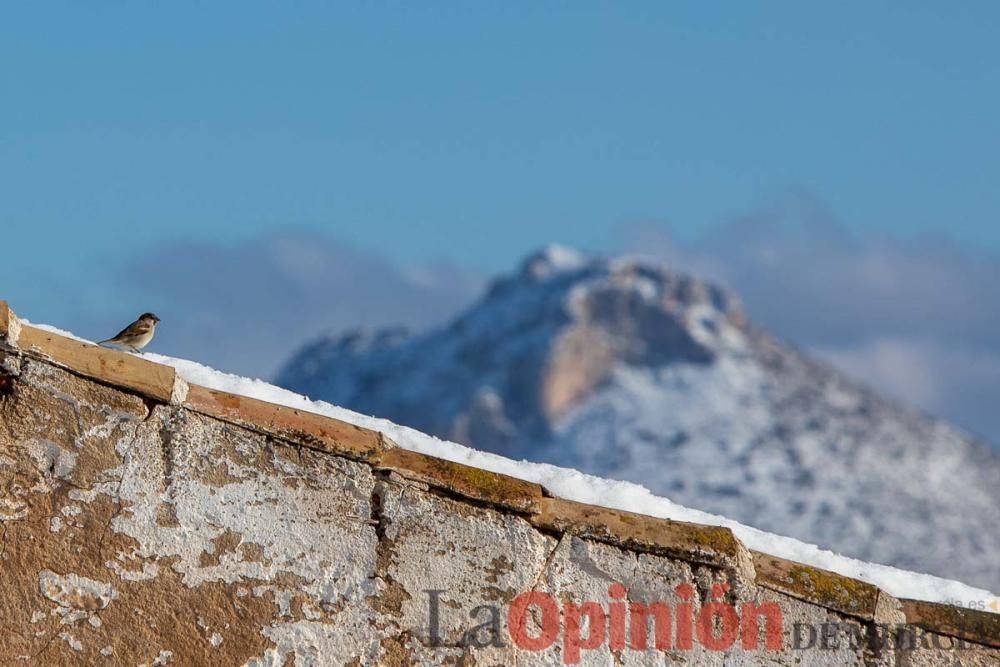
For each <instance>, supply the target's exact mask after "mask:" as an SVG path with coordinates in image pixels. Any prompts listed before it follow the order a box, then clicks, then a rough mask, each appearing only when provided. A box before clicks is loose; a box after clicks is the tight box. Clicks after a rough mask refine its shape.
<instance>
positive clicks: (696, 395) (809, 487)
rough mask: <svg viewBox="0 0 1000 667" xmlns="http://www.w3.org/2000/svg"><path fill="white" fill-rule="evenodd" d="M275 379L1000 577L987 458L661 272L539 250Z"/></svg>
mask: <svg viewBox="0 0 1000 667" xmlns="http://www.w3.org/2000/svg"><path fill="white" fill-rule="evenodd" d="M278 383H279V384H281V385H282V386H285V387H288V388H289V389H292V390H294V391H297V392H301V393H304V394H307V395H310V396H312V397H315V398H319V399H323V400H326V401H329V402H331V403H335V404H338V405H343V406H345V407H349V408H351V409H354V410H358V411H360V412H364V413H367V414H378V415H382V416H385V417H387V418H389V419H392V420H393V421H396V422H399V423H403V424H406V425H408V426H412V427H414V428H416V429H419V430H421V431H425V432H428V433H432V434H435V435H438V436H441V437H444V438H449V439H452V440H456V441H458V442H462V443H464V444H468V445H471V446H473V447H476V448H480V449H485V450H488V451H492V452H496V453H499V454H503V455H506V456H512V457H515V458H528V459H531V460H535V461H544V462H548V463H552V464H556V465H560V466H568V467H572V468H577V469H580V470H583V471H584V472H587V473H591V474H595V475H600V476H603V477H610V478H614V479H622V480H628V481H632V482H636V483H638V484H641V485H643V486H646V487H648V488H650V489H652V491H653V492H655V493H661V494H664V495H667V496H669V497H670V498H671V499H672V500H673V501H675V502H678V503H681V504H683V505H687V506H690V507H696V508H698V509H700V510H704V511H706V512H711V513H715V514H722V515H725V516H727V517H731V518H733V519H736V520H738V521H741V522H744V523H748V524H750V525H753V526H756V527H757V528H760V529H763V530H768V531H775V532H780V533H783V534H788V535H792V536H794V537H797V538H800V539H803V540H807V541H810V542H816V543H818V544H820V545H822V546H824V547H826V548H831V549H834V550H837V551H840V552H844V553H847V554H850V555H852V556H855V557H858V558H862V559H865V560H871V561H875V562H879V563H885V564H890V565H895V566H898V567H904V568H910V569H917V570H922V571H927V572H931V573H934V574H937V575H941V576H947V577H954V578H958V579H962V580H965V581H968V582H970V583H973V584H977V585H980V586H987V587H994V588H997V587H998V584H1000V559H997V557H996V554H997V553H1000V526H998V523H997V520H996V519H997V517H998V516H1000V459H998V457H997V456H996V454H994V453H993V452H991V451H990V450H989V449H988V448H987V447H986V446H985V445H983V444H982V443H979V442H976V441H974V440H972V439H970V438H969V437H967V436H965V435H964V434H962V433H961V432H959V431H957V430H955V429H953V428H951V427H950V426H948V425H946V424H944V423H942V422H940V421H936V420H933V419H930V418H928V417H925V416H923V415H920V414H917V413H916V412H914V411H911V410H908V409H905V408H902V407H900V406H898V405H896V404H894V403H892V402H890V401H886V400H884V399H882V398H880V397H878V396H877V395H875V394H874V393H872V392H871V391H869V390H867V389H866V388H864V387H861V386H858V385H856V384H854V383H852V382H851V381H849V380H847V379H846V378H844V377H843V376H842V375H840V374H839V373H837V372H836V371H834V370H833V369H831V368H830V367H828V366H826V365H823V364H821V363H818V362H816V361H813V360H811V359H809V358H808V357H806V356H804V355H802V354H800V353H799V352H797V351H796V350H794V349H793V348H791V347H790V346H788V345H785V344H783V343H781V342H780V341H777V340H775V339H773V338H772V337H770V336H768V335H767V334H766V333H765V332H762V331H760V330H758V329H756V328H754V327H753V326H752V325H750V324H749V323H748V322H747V321H746V318H745V317H744V315H743V312H742V309H741V307H740V305H739V302H738V300H737V299H736V298H735V297H734V296H733V295H731V294H729V293H728V292H726V291H725V290H722V289H720V288H718V287H716V286H713V285H711V284H707V283H704V282H702V281H700V280H697V279H695V278H692V277H689V276H684V275H678V274H674V273H672V272H670V271H667V270H665V269H663V268H661V267H659V266H656V265H650V264H646V263H643V262H641V261H637V260H630V259H615V260H602V259H588V258H584V257H581V256H579V255H577V254H575V253H574V252H572V251H570V250H566V249H561V248H549V249H546V250H544V251H542V252H540V253H538V254H536V255H534V256H532V257H529V258H528V259H527V260H526V261H525V262H524V263H523V265H522V266H521V268H520V270H519V271H518V272H516V273H515V274H513V275H510V276H507V277H504V278H502V279H500V280H498V281H497V282H496V283H495V284H494V285H493V286H492V287H491V288H490V290H489V291H488V293H487V294H486V295H485V296H484V298H483V299H482V300H481V301H480V302H479V303H478V304H476V305H474V306H473V307H472V308H470V309H469V310H468V311H466V312H465V313H464V314H462V315H461V316H459V317H458V318H457V319H456V320H454V321H453V322H452V323H451V324H450V325H448V326H447V327H445V328H443V329H440V330H437V331H432V332H430V333H426V334H423V335H420V336H408V335H407V334H406V332H404V331H401V330H390V331H383V332H378V333H374V334H355V335H350V336H346V337H342V338H339V339H332V338H324V339H320V340H318V341H316V342H315V343H313V344H311V345H308V346H306V347H305V348H304V349H302V350H301V351H300V352H299V353H298V354H296V355H295V357H294V358H293V359H292V360H291V361H290V362H289V363H288V365H287V366H286V367H285V369H284V370H283V371H282V373H281V374H280V375H279V377H278Z"/></svg>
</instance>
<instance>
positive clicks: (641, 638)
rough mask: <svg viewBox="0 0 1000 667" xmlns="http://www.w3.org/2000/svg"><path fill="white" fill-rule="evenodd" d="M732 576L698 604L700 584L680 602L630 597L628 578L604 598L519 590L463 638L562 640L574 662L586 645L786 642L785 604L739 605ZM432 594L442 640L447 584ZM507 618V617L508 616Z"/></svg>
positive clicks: (483, 611)
mask: <svg viewBox="0 0 1000 667" xmlns="http://www.w3.org/2000/svg"><path fill="white" fill-rule="evenodd" d="M728 589H729V587H728V585H726V584H714V585H713V586H712V588H711V600H710V601H708V602H706V603H705V604H703V605H701V607H700V608H699V609H698V611H697V613H696V612H695V610H694V604H693V600H694V596H695V590H694V586H692V585H691V584H686V583H685V584H680V585H679V586H677V587H676V588H675V589H674V593H675V594H676V596H677V602H676V603H673V602H667V601H659V602H651V603H638V602H634V601H631V600H628V599H627V591H626V589H625V586H623V585H622V584H620V583H614V584H612V585H611V586H610V587H609V588H608V599H607V601H605V602H604V603H603V604H602V603H601V602H596V601H584V602H581V603H579V604H577V603H576V602H573V601H570V600H563V601H562V602H561V603H560V601H558V600H557V599H556V598H554V597H553V596H552V595H550V594H548V593H545V592H543V591H535V590H532V591H526V592H524V593H521V594H520V595H518V596H517V597H516V598H514V599H513V600H512V601H511V603H510V605H509V607H508V608H507V610H506V614H503V613H502V612H501V609H500V608H499V607H498V606H497V605H480V606H478V607H476V608H475V609H473V610H471V612H470V613H469V617H470V620H471V621H473V622H475V623H476V624H475V625H474V626H472V627H471V628H469V629H467V630H466V631H465V632H464V636H463V638H462V643H463V645H466V646H473V647H477V648H485V647H487V646H496V647H501V648H502V647H506V646H508V645H509V644H508V643H507V642H508V641H509V642H511V643H513V644H514V645H515V646H517V647H518V648H520V649H522V650H526V651H545V650H548V649H550V648H551V647H553V646H555V645H557V643H559V642H561V645H562V659H563V662H564V663H565V664H567V665H575V664H577V663H579V662H580V657H581V655H582V652H583V651H593V650H598V649H601V648H603V647H606V649H607V650H611V651H625V650H631V651H649V650H657V651H669V650H681V651H685V650H691V649H693V648H694V647H695V645H696V644H698V645H701V646H703V647H704V648H705V649H707V650H709V651H726V650H728V649H730V648H732V647H733V646H734V645H735V644H736V642H737V640H739V642H740V646H741V647H742V648H743V650H747V651H755V650H760V648H761V642H760V638H761V630H763V637H764V642H763V648H765V649H766V650H769V651H780V650H781V649H782V642H783V618H782V612H781V607H780V606H779V605H778V604H777V603H775V602H765V603H762V604H760V605H758V604H755V603H753V602H744V603H742V604H740V605H739V606H738V607H737V606H736V605H733V604H731V603H728V602H725V601H724V600H725V594H726V591H727V590H728ZM424 592H425V593H426V594H427V596H428V611H429V617H428V618H429V620H430V626H429V633H428V634H429V640H430V644H431V645H432V646H441V645H443V641H442V639H441V630H440V619H441V594H442V593H444V591H442V590H427V591H424ZM503 621H506V623H504V622H503Z"/></svg>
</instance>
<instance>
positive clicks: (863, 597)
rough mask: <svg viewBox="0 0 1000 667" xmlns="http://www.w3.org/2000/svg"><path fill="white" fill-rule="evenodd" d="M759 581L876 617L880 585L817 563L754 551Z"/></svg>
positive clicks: (860, 615) (844, 611) (868, 617)
mask: <svg viewBox="0 0 1000 667" xmlns="http://www.w3.org/2000/svg"><path fill="white" fill-rule="evenodd" d="M752 553H753V562H754V568H755V569H756V571H757V584H758V585H759V586H763V587H765V588H770V589H772V590H775V591H778V592H779V593H784V594H785V595H789V596H791V597H794V598H798V599H800V600H805V601H806V602H811V603H813V604H817V605H820V606H821V607H825V608H827V609H832V610H833V611H838V612H840V613H842V614H847V615H848V616H854V617H856V618H860V619H862V620H864V621H874V620H875V619H876V611H877V609H878V602H879V594H880V593H881V592H882V591H881V589H879V588H878V587H877V586H873V585H872V584H868V583H865V582H863V581H860V580H858V579H851V578H850V577H845V576H843V575H840V574H837V573H835V572H830V571H828V570H821V569H820V568H818V567H812V566H811V565H805V564H803V563H796V562H794V561H790V560H785V559H784V558H778V557H777V556H772V555H770V554H765V553H761V552H759V551H753V552H752Z"/></svg>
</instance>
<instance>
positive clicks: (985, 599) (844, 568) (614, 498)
mask: <svg viewBox="0 0 1000 667" xmlns="http://www.w3.org/2000/svg"><path fill="white" fill-rule="evenodd" d="M26 323H27V322H26ZM33 326H36V327H39V328H41V329H45V330H47V331H51V332H53V333H57V334H60V335H63V336H67V337H70V338H74V339H76V340H81V341H84V342H90V341H86V340H85V339H82V338H80V337H78V336H75V335H73V334H71V333H68V332H66V331H62V330H60V329H56V328H54V327H50V326H46V325H38V324H34V325H33ZM142 356H143V357H144V358H146V359H148V360H150V361H154V362H157V363H161V364H166V365H168V366H172V367H173V368H174V369H176V371H177V372H178V374H179V375H180V376H181V377H182V378H183V379H184V380H185V381H187V382H191V383H195V384H200V385H203V386H205V387H209V388H212V389H216V390H219V391H225V392H229V393H233V394H239V395H242V396H247V397H251V398H256V399H259V400H263V401H268V402H271V403H276V404H279V405H284V406H287V407H290V408H294V409H298V410H303V411H306V412H312V413H316V414H320V415H324V416H327V417H331V418H334V419H339V420H341V421H345V422H348V423H351V424H355V425H357V426H361V427H364V428H368V429H371V430H375V431H380V432H382V433H384V434H385V435H387V436H388V437H390V438H391V439H392V440H393V441H395V442H396V443H397V444H398V445H399V446H400V447H403V448H405V449H409V450H412V451H416V452H420V453H423V454H428V455H431V456H436V457H439V458H443V459H447V460H449V461H454V462H457V463H463V464H466V465H470V466H474V467H477V468H482V469H485V470H489V471H492V472H496V473H501V474H505V475H509V476H511V477H516V478H519V479H523V480H526V481H530V482H535V483H537V484H541V485H542V486H544V487H545V488H547V489H548V490H549V491H550V492H551V493H552V494H554V495H556V496H558V497H561V498H565V499H568V500H574V501H577V502H582V503H588V504H592V505H599V506H603V507H608V508H612V509H620V510H625V511H629V512H636V513H640V514H646V515H649V516H654V517H659V518H665V519H673V520H677V521H687V522H691V523H698V524H704V525H716V526H724V527H726V528H729V529H731V530H732V531H733V533H735V535H736V536H737V537H738V538H739V539H740V540H741V541H743V543H744V544H745V545H746V546H747V547H749V548H750V549H754V550H757V551H761V552H764V553H769V554H773V555H775V556H779V557H781V558H785V559H788V560H792V561H798V562H801V563H805V564H808V565H812V566H814V567H818V568H822V569H825V570H830V571H832V572H836V573H838V574H841V575H844V576H847V577H852V578H855V579H860V580H862V581H865V582H868V583H870V584H873V585H875V586H878V587H879V588H881V589H883V590H885V591H886V592H888V593H889V594H891V595H893V596H895V597H898V598H911V599H915V600H924V601H928V602H940V603H945V604H951V605H955V606H975V607H976V608H977V609H980V610H985V611H991V607H990V606H989V602H991V601H995V600H996V599H998V598H1000V595H997V594H995V593H992V592H990V591H987V590H985V589H981V588H976V587H973V586H968V585H965V584H963V583H960V582H957V581H951V580H948V579H943V578H940V577H935V576H932V575H928V574H920V573H916V572H909V571H906V570H901V569H897V568H894V567H889V566H887V565H879V564H876V563H867V562H864V561H860V560H856V559H853V558H848V557H846V556H843V555H840V554H838V553H835V552H833V551H829V550H825V549H821V548H819V547H818V546H816V545H813V544H807V543H805V542H801V541H799V540H795V539H792V538H789V537H783V536H780V535H775V534H772V533H767V532H764V531H761V530H758V529H756V528H752V527H750V526H746V525H743V524H741V523H738V522H736V521H733V520H731V519H727V518H725V517H722V516H717V515H714V514H709V513H707V512H702V511H699V510H696V509H691V508H688V507H684V506H681V505H678V504H676V503H674V502H672V501H670V500H669V499H668V498H664V497H661V496H656V495H654V494H653V493H652V492H650V491H649V489H647V488H645V487H643V486H640V485H638V484H633V483H631V482H624V481H618V480H610V479H604V478H600V477H595V476H592V475H587V474H584V473H582V472H580V471H578V470H573V469H569V468H561V467H558V466H553V465H549V464H542V463H532V462H530V461H525V460H522V461H514V460H511V459H508V458H505V457H502V456H498V455H496V454H490V453H486V452H481V451H477V450H474V449H471V448H469V447H465V446H463V445H459V444H457V443H454V442H448V441H444V440H440V439H438V438H435V437H433V436H430V435H427V434H424V433H421V432H419V431H416V430H414V429H411V428H407V427H405V426H400V425H398V424H394V423H392V422H390V421H388V420H385V419H379V418H376V417H370V416H366V415H362V414H358V413H356V412H353V411H351V410H347V409H344V408H341V407H338V406H335V405H331V404H329V403H325V402H322V401H312V400H309V399H308V398H306V397H304V396H301V395H299V394H295V393H293V392H290V391H288V390H285V389H282V388H280V387H276V386H274V385H272V384H269V383H267V382H264V381H263V380H259V379H253V378H245V377H240V376H237V375H232V374H228V373H223V372H221V371H217V370H214V369H212V368H209V367H207V366H204V365H202V364H199V363H196V362H193V361H188V360H184V359H176V358H173V357H168V356H164V355H160V354H152V353H145V354H143V355H142Z"/></svg>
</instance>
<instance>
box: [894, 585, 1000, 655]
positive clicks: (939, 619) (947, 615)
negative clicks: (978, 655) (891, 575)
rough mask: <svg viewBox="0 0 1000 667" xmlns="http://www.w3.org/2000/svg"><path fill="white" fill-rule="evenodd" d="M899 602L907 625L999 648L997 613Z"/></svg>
mask: <svg viewBox="0 0 1000 667" xmlns="http://www.w3.org/2000/svg"><path fill="white" fill-rule="evenodd" d="M901 602H902V603H903V613H904V614H905V615H906V622H907V623H909V624H911V625H915V626H917V627H918V628H923V629H924V630H929V631H932V632H937V633H939V634H942V635H948V636H951V637H958V638H960V639H965V640H967V641H971V642H979V643H982V644H988V645H989V646H993V647H995V648H1000V614H992V613H990V612H987V611H979V610H977V609H964V608H962V607H953V606H951V605H947V604H935V603H933V602H921V601H919V600H901ZM996 664H1000V660H998V662H997V663H996Z"/></svg>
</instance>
